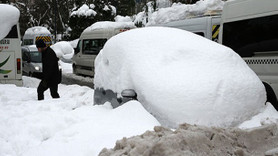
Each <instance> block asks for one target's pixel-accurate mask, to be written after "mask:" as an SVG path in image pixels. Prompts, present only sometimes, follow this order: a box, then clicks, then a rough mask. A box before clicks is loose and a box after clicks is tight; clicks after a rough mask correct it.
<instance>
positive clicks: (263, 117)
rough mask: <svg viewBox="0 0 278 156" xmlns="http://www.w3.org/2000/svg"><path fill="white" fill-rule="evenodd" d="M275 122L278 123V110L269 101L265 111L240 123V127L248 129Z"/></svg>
mask: <svg viewBox="0 0 278 156" xmlns="http://www.w3.org/2000/svg"><path fill="white" fill-rule="evenodd" d="M273 123H274V124H275V123H276V124H278V112H277V111H276V109H275V108H274V107H273V106H272V104H271V103H267V105H266V107H265V108H264V111H263V112H261V113H259V114H258V115H256V116H254V117H252V119H250V120H248V121H245V122H243V123H242V124H240V125H239V128H242V129H247V128H253V127H260V126H262V125H268V124H273Z"/></svg>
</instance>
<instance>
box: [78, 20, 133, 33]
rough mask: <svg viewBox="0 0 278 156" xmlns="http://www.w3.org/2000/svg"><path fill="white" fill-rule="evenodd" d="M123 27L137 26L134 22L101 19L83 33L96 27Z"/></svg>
mask: <svg viewBox="0 0 278 156" xmlns="http://www.w3.org/2000/svg"><path fill="white" fill-rule="evenodd" d="M121 28H135V25H134V23H133V22H111V21H101V22H96V23H94V24H92V25H91V26H89V27H88V28H86V29H85V30H84V31H83V33H86V32H90V31H92V30H96V29H121Z"/></svg>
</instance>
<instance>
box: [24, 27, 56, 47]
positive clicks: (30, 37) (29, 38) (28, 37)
mask: <svg viewBox="0 0 278 156" xmlns="http://www.w3.org/2000/svg"><path fill="white" fill-rule="evenodd" d="M38 39H42V40H44V42H45V44H46V46H51V45H52V42H53V40H52V35H51V33H50V31H49V30H48V29H47V28H46V27H42V26H36V27H31V28H28V29H27V30H26V31H25V33H24V35H23V38H22V45H23V46H25V45H35V42H36V40H38Z"/></svg>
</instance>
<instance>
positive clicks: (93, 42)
mask: <svg viewBox="0 0 278 156" xmlns="http://www.w3.org/2000/svg"><path fill="white" fill-rule="evenodd" d="M106 41H107V39H86V40H83V46H82V52H83V54H89V55H97V54H98V53H99V51H100V50H101V49H102V48H103V46H104V44H105V42H106Z"/></svg>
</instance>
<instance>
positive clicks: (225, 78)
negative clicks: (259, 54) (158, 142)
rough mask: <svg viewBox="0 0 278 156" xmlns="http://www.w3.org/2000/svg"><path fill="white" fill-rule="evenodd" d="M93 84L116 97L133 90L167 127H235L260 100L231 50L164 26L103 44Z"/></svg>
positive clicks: (257, 84)
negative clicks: (108, 90) (198, 125)
mask: <svg viewBox="0 0 278 156" xmlns="http://www.w3.org/2000/svg"><path fill="white" fill-rule="evenodd" d="M135 36H136V37H135ZM94 85H95V88H101V87H103V88H104V89H111V90H113V91H115V92H117V93H121V91H122V90H124V89H134V90H135V91H136V92H137V95H138V100H139V101H140V102H141V103H142V104H143V106H144V107H145V108H146V109H147V110H148V111H149V112H150V113H152V114H153V115H154V116H155V117H156V118H157V119H158V120H159V121H160V123H161V124H162V125H164V126H169V127H176V126H177V125H178V124H181V123H184V122H187V123H189V124H200V125H206V126H219V127H231V126H236V125H238V124H240V123H242V122H243V121H245V120H247V119H250V118H251V117H252V116H254V115H256V114H258V113H259V112H260V111H261V110H262V108H263V106H264V105H265V101H266V92H265V89H264V86H263V84H262V83H261V81H260V79H259V78H258V77H257V75H256V74H255V73H254V72H253V71H252V70H251V69H250V68H249V67H248V66H247V64H246V63H245V62H244V61H243V60H242V58H241V57H240V56H239V55H238V54H236V53H235V52H234V51H233V50H231V49H230V48H228V47H225V46H223V45H220V44H218V43H215V42H213V41H210V40H208V39H205V38H204V37H201V36H198V35H195V34H193V33H191V32H187V31H184V30H180V29H175V28H165V27H146V28H138V29H132V30H130V31H126V32H124V33H121V34H119V35H116V36H114V37H112V38H111V39H109V40H108V41H107V43H106V44H105V46H104V48H103V50H102V51H101V52H100V54H99V55H98V56H97V58H96V60H95V76H94ZM118 95H119V96H120V94H118Z"/></svg>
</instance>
